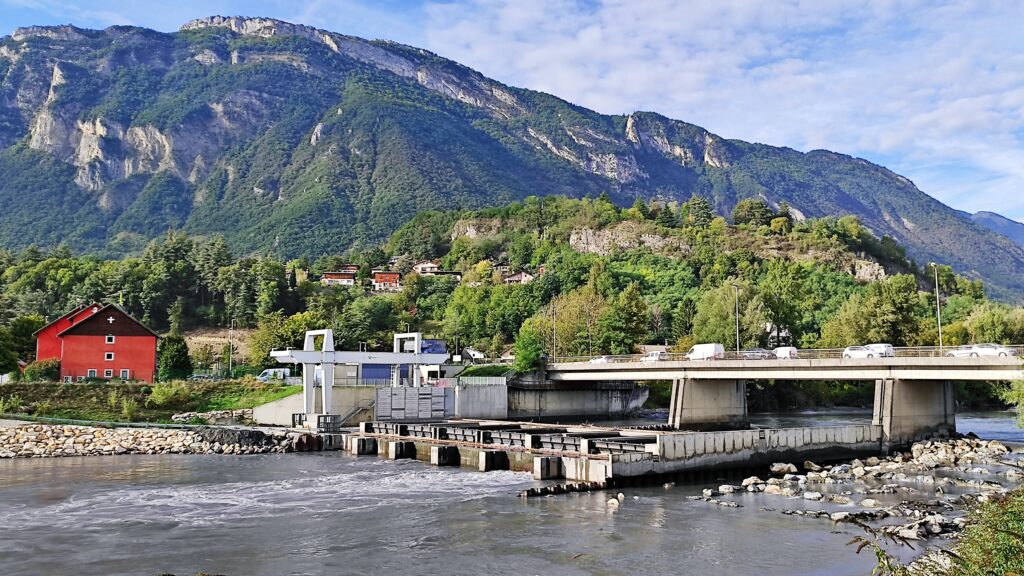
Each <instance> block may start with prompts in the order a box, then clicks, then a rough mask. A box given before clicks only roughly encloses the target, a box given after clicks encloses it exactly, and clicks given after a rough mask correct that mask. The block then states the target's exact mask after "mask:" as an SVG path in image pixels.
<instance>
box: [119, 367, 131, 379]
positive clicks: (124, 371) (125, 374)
mask: <svg viewBox="0 0 1024 576" xmlns="http://www.w3.org/2000/svg"><path fill="white" fill-rule="evenodd" d="M128 378H129V376H128V369H127V368H122V369H121V380H127V379H128Z"/></svg>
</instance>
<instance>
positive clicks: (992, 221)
mask: <svg viewBox="0 0 1024 576" xmlns="http://www.w3.org/2000/svg"><path fill="white" fill-rule="evenodd" d="M964 214H966V215H967V217H968V218H970V219H971V220H972V221H974V222H975V223H977V224H980V225H981V226H984V227H985V228H988V229H989V230H991V231H993V232H995V233H997V234H1002V235H1003V236H1006V237H1007V238H1009V239H1010V240H1013V241H1014V242H1015V243H1016V244H1017V245H1018V246H1024V224H1021V223H1020V222H1017V221H1016V220H1010V219H1009V218H1007V217H1006V216H1003V215H1002V214H996V213H995V212H976V213H974V214H968V213H966V212H965V213H964Z"/></svg>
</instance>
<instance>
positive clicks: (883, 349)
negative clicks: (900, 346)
mask: <svg viewBox="0 0 1024 576" xmlns="http://www.w3.org/2000/svg"><path fill="white" fill-rule="evenodd" d="M864 347H865V348H867V349H868V350H871V351H872V352H873V353H874V354H875V356H877V357H878V358H895V357H896V349H895V348H893V347H892V344H865V345H864Z"/></svg>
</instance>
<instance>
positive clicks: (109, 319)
mask: <svg viewBox="0 0 1024 576" xmlns="http://www.w3.org/2000/svg"><path fill="white" fill-rule="evenodd" d="M107 322H108V323H110V324H113V323H114V317H113V316H111V317H109V318H107Z"/></svg>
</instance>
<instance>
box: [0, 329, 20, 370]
mask: <svg viewBox="0 0 1024 576" xmlns="http://www.w3.org/2000/svg"><path fill="white" fill-rule="evenodd" d="M17 369H18V354H17V353H16V352H15V350H14V338H13V337H11V333H10V331H9V330H7V329H6V328H4V327H3V326H0V374H7V373H8V372H13V371H15V370H17Z"/></svg>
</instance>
